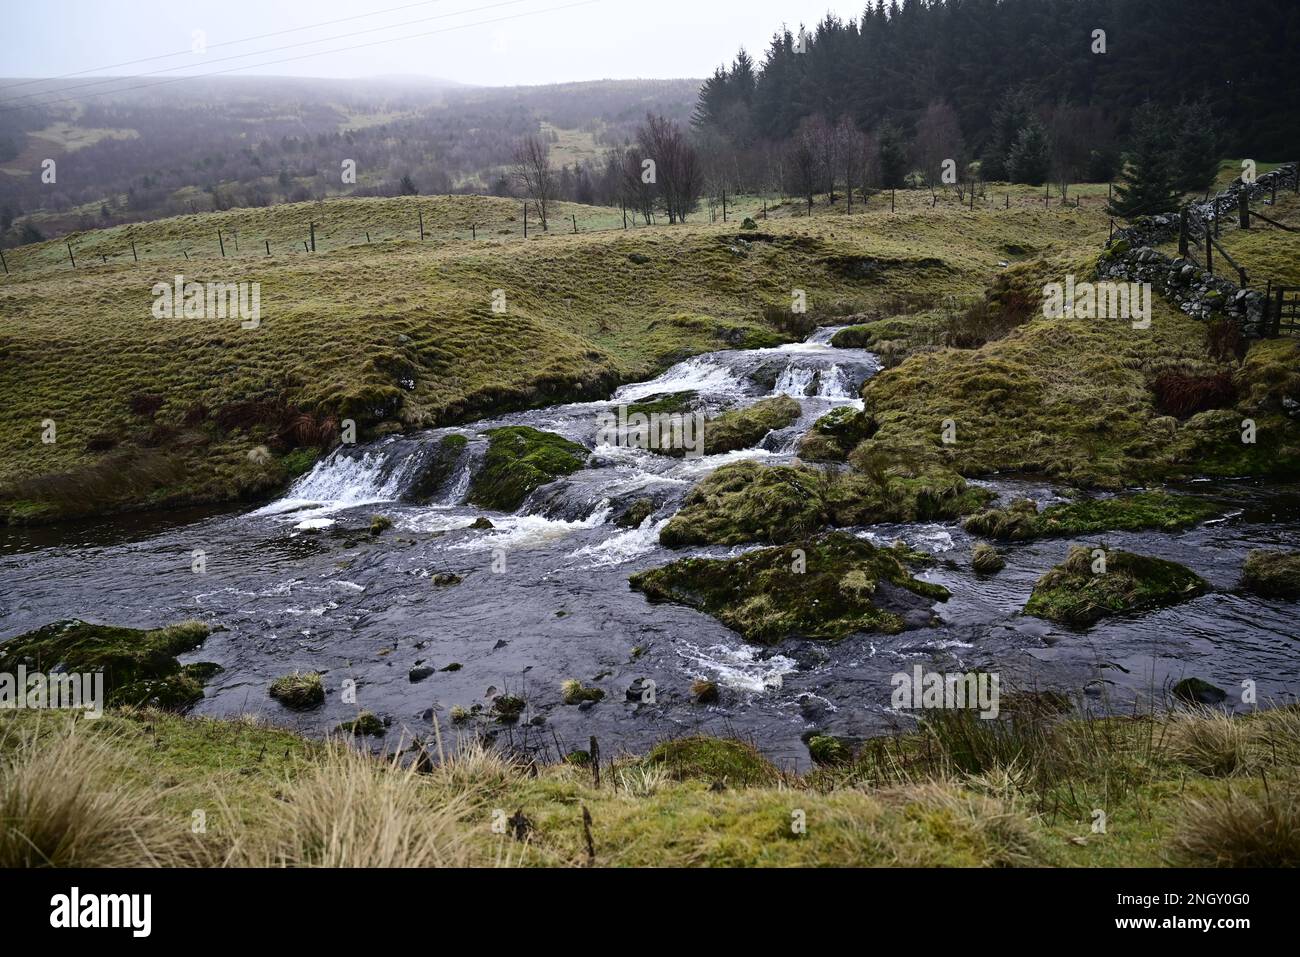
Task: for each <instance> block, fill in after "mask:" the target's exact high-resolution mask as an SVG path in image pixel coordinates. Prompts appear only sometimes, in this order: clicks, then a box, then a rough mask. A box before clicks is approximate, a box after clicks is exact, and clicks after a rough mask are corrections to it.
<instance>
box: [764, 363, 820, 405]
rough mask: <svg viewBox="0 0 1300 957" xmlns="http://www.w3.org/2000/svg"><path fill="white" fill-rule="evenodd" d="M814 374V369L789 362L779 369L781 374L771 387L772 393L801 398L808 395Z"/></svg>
mask: <svg viewBox="0 0 1300 957" xmlns="http://www.w3.org/2000/svg"><path fill="white" fill-rule="evenodd" d="M814 375H816V371H815V370H813V369H808V368H804V367H800V366H799V365H798V364H796V363H794V362H791V363H790V364H789V365H787V366H786V367H785V368H784V369H782V370H781V375H780V377H779V378H778V379H777V380H776V385H775V386H773V388H772V394H773V395H788V396H792V397H794V398H796V399H802V398H804V397H805V396H806V395H808V391H809V389H810V388H811V387H812V381H813V376H814Z"/></svg>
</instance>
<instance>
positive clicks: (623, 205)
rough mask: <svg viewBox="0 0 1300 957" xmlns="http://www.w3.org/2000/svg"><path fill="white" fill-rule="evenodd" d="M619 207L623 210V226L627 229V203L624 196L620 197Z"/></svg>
mask: <svg viewBox="0 0 1300 957" xmlns="http://www.w3.org/2000/svg"><path fill="white" fill-rule="evenodd" d="M618 208H619V209H621V210H622V211H623V228H624V229H627V203H625V202H623V199H622V197H619V201H618Z"/></svg>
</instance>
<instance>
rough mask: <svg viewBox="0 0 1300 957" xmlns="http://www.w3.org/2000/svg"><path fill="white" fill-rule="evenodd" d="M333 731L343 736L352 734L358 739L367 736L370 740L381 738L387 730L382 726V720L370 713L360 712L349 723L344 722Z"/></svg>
mask: <svg viewBox="0 0 1300 957" xmlns="http://www.w3.org/2000/svg"><path fill="white" fill-rule="evenodd" d="M334 730H335V731H339V732H342V733H343V734H354V735H357V736H358V737H360V736H361V735H369V736H370V737H372V738H381V737H383V735H384V732H385V730H387V729H386V728H385V726H384V722H383V720H382V719H380V718H379V717H378V716H376V715H375V714H374V713H372V712H370V711H362V712H361V713H360V714H358V715H357V716H356V717H355V718H353V719H352V720H351V721H344V722H343V723H341V724H340V725H338V727H336V728H335V729H334Z"/></svg>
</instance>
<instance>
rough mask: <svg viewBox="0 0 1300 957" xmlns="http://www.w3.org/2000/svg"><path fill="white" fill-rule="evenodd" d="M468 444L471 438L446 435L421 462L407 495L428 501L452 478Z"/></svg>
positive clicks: (413, 499)
mask: <svg viewBox="0 0 1300 957" xmlns="http://www.w3.org/2000/svg"><path fill="white" fill-rule="evenodd" d="M468 445H469V439H467V438H466V437H465V436H463V435H455V434H453V435H444V436H443V437H442V439H441V440H440V441H439V442H438V445H437V448H435V449H434V451H433V452H431V453H430V454H429V456H428V458H426V459H425V460H424V462H423V463H421V465H420V471H419V473H418V474H417V475H416V477H415V480H414V481H413V482H412V483H411V487H410V488H409V489H408V490H407V492H406V496H405V497H406V498H408V499H410V500H411V501H413V502H428V501H429V500H430V499H431V498H432V497H433V496H434V495H435V494H437V492H438V490H439V489H441V488H442V487H443V486H445V485H446V484H447V482H448V481H449V480H450V479H451V477H452V474H453V473H454V472H455V471H456V467H457V465H459V464H460V461H461V459H462V458H463V457H464V455H465V449H466V448H467V447H468Z"/></svg>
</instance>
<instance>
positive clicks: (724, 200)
mask: <svg viewBox="0 0 1300 957" xmlns="http://www.w3.org/2000/svg"><path fill="white" fill-rule="evenodd" d="M722 221H723V222H724V223H725V222H726V221H727V191H726V190H725V189H724V190H723V191H722Z"/></svg>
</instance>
